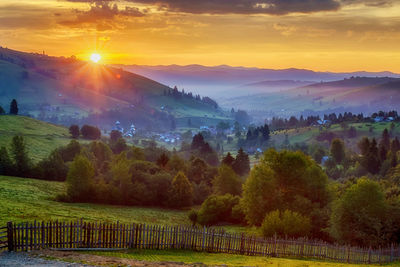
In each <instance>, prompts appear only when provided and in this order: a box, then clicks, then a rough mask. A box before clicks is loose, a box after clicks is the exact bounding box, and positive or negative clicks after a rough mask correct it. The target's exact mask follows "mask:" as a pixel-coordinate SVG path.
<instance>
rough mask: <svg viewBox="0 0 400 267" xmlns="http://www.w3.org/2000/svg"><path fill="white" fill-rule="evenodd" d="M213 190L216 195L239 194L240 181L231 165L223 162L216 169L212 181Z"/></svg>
mask: <svg viewBox="0 0 400 267" xmlns="http://www.w3.org/2000/svg"><path fill="white" fill-rule="evenodd" d="M212 184H213V191H214V194H216V195H225V194H231V195H234V196H235V195H240V194H241V192H242V182H241V181H240V177H239V176H238V175H237V174H236V173H235V172H234V171H233V170H232V168H231V167H229V166H227V165H225V164H223V165H221V166H220V167H219V169H218V175H217V176H215V178H214V179H213V181H212Z"/></svg>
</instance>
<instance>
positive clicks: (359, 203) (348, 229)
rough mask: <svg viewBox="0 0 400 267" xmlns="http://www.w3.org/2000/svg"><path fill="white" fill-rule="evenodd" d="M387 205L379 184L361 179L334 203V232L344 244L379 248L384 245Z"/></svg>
mask: <svg viewBox="0 0 400 267" xmlns="http://www.w3.org/2000/svg"><path fill="white" fill-rule="evenodd" d="M386 212H387V204H386V202H385V195H384V193H383V190H382V188H381V187H380V185H379V184H378V183H377V182H374V181H372V180H369V179H367V178H360V179H359V180H358V181H357V183H356V184H353V185H352V186H351V187H349V188H348V189H347V190H346V191H345V192H344V194H343V195H342V196H341V197H340V198H339V199H338V200H337V201H336V202H335V203H334V206H333V210H332V213H331V218H330V225H331V226H330V229H329V231H330V233H331V235H332V236H333V237H334V238H335V239H336V240H337V241H340V242H342V243H347V244H352V245H357V246H371V245H372V246H376V245H378V244H379V243H380V242H382V240H383V238H384V233H385V230H384V228H383V226H384V220H385V214H386Z"/></svg>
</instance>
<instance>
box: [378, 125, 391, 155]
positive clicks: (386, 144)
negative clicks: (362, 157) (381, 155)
mask: <svg viewBox="0 0 400 267" xmlns="http://www.w3.org/2000/svg"><path fill="white" fill-rule="evenodd" d="M380 144H382V145H383V146H384V147H385V149H386V151H387V150H389V149H390V134H389V131H388V130H387V129H386V128H385V130H383V132H382V139H381V142H380Z"/></svg>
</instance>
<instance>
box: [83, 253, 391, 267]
mask: <svg viewBox="0 0 400 267" xmlns="http://www.w3.org/2000/svg"><path fill="white" fill-rule="evenodd" d="M85 253H86V252H85ZM88 254H91V255H100V256H108V257H116V258H123V259H135V260H140V261H148V262H184V263H189V264H195V263H203V264H206V265H211V266H216V265H222V266H282V267H283V266H288V267H300V266H302V267H306V266H307V267H316V266H318V267H319V266H321V267H325V266H326V267H334V266H347V267H353V266H360V265H355V264H341V263H333V262H321V261H316V260H310V259H304V260H297V259H282V258H269V257H261V256H243V255H232V254H224V253H218V254H216V253H207V252H193V251H180V250H162V251H161V250H128V251H119V252H104V251H102V252H98V251H97V252H88ZM369 266H373V265H369ZM387 266H396V265H395V264H392V265H387Z"/></svg>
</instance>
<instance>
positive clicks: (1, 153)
mask: <svg viewBox="0 0 400 267" xmlns="http://www.w3.org/2000/svg"><path fill="white" fill-rule="evenodd" d="M12 167H13V166H12V161H11V158H10V156H9V155H8V151H7V148H5V147H4V146H2V147H1V148H0V175H12V173H11V172H12Z"/></svg>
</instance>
